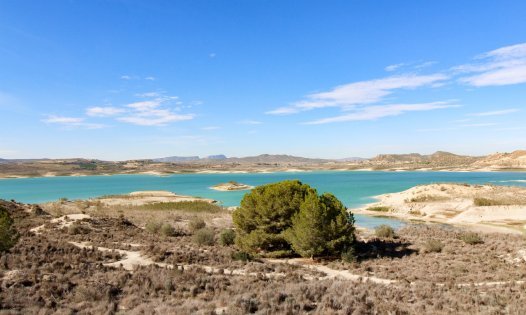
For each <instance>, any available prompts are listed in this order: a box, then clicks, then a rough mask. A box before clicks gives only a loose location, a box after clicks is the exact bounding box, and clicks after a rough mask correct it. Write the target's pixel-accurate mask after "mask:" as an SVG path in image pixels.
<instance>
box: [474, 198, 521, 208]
mask: <svg viewBox="0 0 526 315" xmlns="http://www.w3.org/2000/svg"><path fill="white" fill-rule="evenodd" d="M473 204H474V205H475V206H477V207H491V206H506V205H511V204H513V203H510V202H505V201H502V200H495V199H488V198H474V199H473Z"/></svg>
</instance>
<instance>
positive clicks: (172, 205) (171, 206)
mask: <svg viewBox="0 0 526 315" xmlns="http://www.w3.org/2000/svg"><path fill="white" fill-rule="evenodd" d="M136 208H137V209H139V210H180V211H186V212H196V213H218V212H221V211H223V208H222V207H220V206H218V205H216V204H213V203H210V202H208V201H201V200H195V201H178V202H155V203H150V204H145V205H141V206H137V207H136Z"/></svg>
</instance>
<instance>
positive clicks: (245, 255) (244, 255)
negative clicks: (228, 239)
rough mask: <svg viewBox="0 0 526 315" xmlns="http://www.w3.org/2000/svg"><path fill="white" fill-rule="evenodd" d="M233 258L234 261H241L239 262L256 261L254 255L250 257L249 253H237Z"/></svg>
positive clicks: (233, 254)
mask: <svg viewBox="0 0 526 315" xmlns="http://www.w3.org/2000/svg"><path fill="white" fill-rule="evenodd" d="M231 257H232V260H239V261H251V260H252V259H254V257H252V255H250V254H249V253H247V252H235V253H232V256H231Z"/></svg>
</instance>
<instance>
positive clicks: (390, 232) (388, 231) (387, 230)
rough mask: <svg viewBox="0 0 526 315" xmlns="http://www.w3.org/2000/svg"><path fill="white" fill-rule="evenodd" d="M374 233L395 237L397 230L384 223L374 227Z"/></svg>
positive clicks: (379, 235) (383, 236)
mask: <svg viewBox="0 0 526 315" xmlns="http://www.w3.org/2000/svg"><path fill="white" fill-rule="evenodd" d="M374 235H376V236H377V237H381V238H394V237H395V231H394V229H393V228H392V227H390V226H389V225H387V224H382V225H379V226H377V227H376V228H375V229H374Z"/></svg>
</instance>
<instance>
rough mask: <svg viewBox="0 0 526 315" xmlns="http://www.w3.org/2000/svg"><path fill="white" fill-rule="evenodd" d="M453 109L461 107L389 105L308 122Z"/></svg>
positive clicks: (319, 122) (447, 104) (449, 105)
mask: <svg viewBox="0 0 526 315" xmlns="http://www.w3.org/2000/svg"><path fill="white" fill-rule="evenodd" d="M451 107H459V105H457V104H453V103H452V102H451V101H446V102H431V103H419V104H389V105H376V106H367V107H362V108H356V109H353V110H352V112H351V113H349V114H343V115H339V116H335V117H329V118H323V119H318V120H314V121H310V122H307V123H305V124H308V125H319V124H327V123H335V122H345V121H363V120H376V119H379V118H383V117H388V116H398V115H401V114H403V113H406V112H421V111H430V110H436V109H444V108H451Z"/></svg>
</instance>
